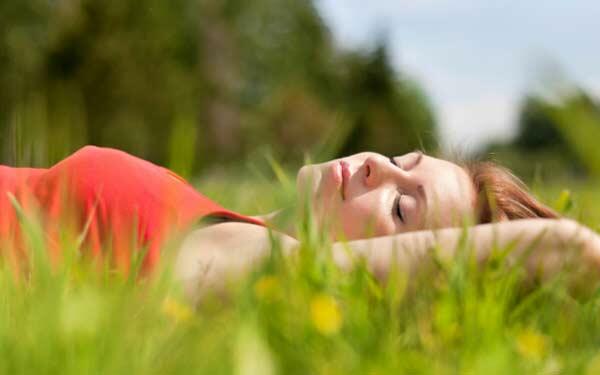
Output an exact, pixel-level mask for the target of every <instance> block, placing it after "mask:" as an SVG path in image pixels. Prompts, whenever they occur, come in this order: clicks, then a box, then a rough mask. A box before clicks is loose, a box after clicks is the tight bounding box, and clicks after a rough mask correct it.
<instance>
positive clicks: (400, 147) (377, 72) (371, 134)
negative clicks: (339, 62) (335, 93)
mask: <svg viewBox="0 0 600 375" xmlns="http://www.w3.org/2000/svg"><path fill="white" fill-rule="evenodd" d="M348 65H349V68H348V76H347V83H346V93H347V98H346V102H347V103H348V106H347V109H348V111H349V113H351V114H352V118H353V122H354V123H353V128H352V132H351V134H350V136H349V137H348V140H347V142H346V143H345V144H344V147H343V149H342V153H343V154H351V153H354V152H358V151H364V150H374V151H379V152H382V153H385V154H388V155H397V154H402V153H404V152H408V151H412V149H415V148H422V149H426V150H428V151H433V149H434V148H435V146H436V141H437V133H436V127H435V119H434V117H433V112H432V110H431V108H430V105H429V103H428V102H427V99H426V97H425V95H424V94H423V93H422V92H421V90H420V89H419V88H418V87H417V85H416V84H415V83H414V82H413V81H412V80H410V79H408V78H405V77H403V76H400V77H398V75H397V74H396V73H395V72H394V71H393V69H392V68H391V66H390V63H389V58H388V54H387V49H386V46H385V44H383V43H380V44H379V45H378V46H377V47H376V48H375V49H374V51H373V52H372V53H369V54H350V55H349V56H348Z"/></svg>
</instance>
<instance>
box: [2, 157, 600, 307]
mask: <svg viewBox="0 0 600 375" xmlns="http://www.w3.org/2000/svg"><path fill="white" fill-rule="evenodd" d="M297 185H298V190H299V192H300V194H299V196H300V197H301V198H302V199H301V202H300V204H299V205H298V206H299V207H310V211H311V212H312V213H314V217H315V219H316V222H317V227H318V228H320V230H322V231H327V232H328V233H329V234H330V237H331V238H332V239H333V240H334V241H336V242H335V243H334V244H333V256H334V259H335V261H336V262H337V263H338V264H339V265H340V266H341V267H344V268H350V267H352V265H353V263H354V261H355V260H356V259H364V260H366V262H367V265H368V266H369V267H370V268H371V269H372V270H373V271H374V272H375V274H376V275H377V276H378V277H381V278H385V276H386V275H387V273H388V271H389V270H390V269H391V268H393V267H395V266H400V267H401V268H403V269H405V270H406V271H407V272H415V271H417V270H418V269H419V268H420V267H421V266H423V265H426V264H427V263H428V260H430V259H432V257H433V251H432V250H431V249H432V248H433V247H434V246H435V245H440V246H439V251H437V252H436V254H438V255H439V256H441V257H452V254H453V251H454V250H455V249H456V248H457V245H458V243H459V242H460V240H461V238H463V235H464V234H467V235H468V239H469V240H472V242H473V244H474V250H475V254H476V256H477V258H478V259H480V260H481V261H483V260H485V259H487V257H488V256H489V254H490V251H491V250H492V249H493V248H494V246H498V247H500V248H504V247H506V246H508V245H509V244H514V247H515V249H514V251H513V253H512V255H513V256H518V255H519V254H522V253H523V252H524V251H525V250H526V249H528V248H531V250H532V251H531V253H530V255H529V256H528V257H527V267H528V268H527V269H528V270H529V271H530V272H531V274H534V273H535V272H536V270H537V269H539V267H540V266H542V268H543V270H544V272H545V274H552V273H554V272H555V271H556V270H558V269H559V268H560V266H561V264H562V263H563V260H564V259H567V258H568V257H567V256H566V254H567V253H566V251H567V249H569V248H570V247H573V248H574V249H576V250H582V251H583V257H582V258H581V259H580V262H581V264H582V266H585V267H588V266H589V267H590V268H591V269H593V270H596V269H600V240H599V238H598V236H597V235H596V234H595V233H593V232H592V231H591V230H589V229H587V228H585V227H583V226H581V225H579V224H577V223H576V222H574V221H571V220H565V219H559V220H548V219H557V218H558V216H557V215H556V214H555V213H554V212H553V211H552V210H550V209H549V208H547V207H545V206H543V205H542V204H540V203H539V202H538V201H536V200H535V199H534V198H533V197H532V196H531V195H530V194H529V193H527V192H526V191H525V189H524V188H523V187H522V185H521V184H520V183H519V181H518V180H517V179H516V178H514V177H513V176H512V175H511V174H510V173H509V172H507V171H506V170H504V169H502V168H500V167H497V166H495V165H493V164H489V163H475V164H472V165H469V166H459V165H457V164H454V163H451V162H448V161H445V160H441V159H436V158H433V157H430V156H427V155H424V154H422V153H419V152H413V153H409V154H406V155H403V156H397V157H392V158H388V157H385V156H382V155H380V154H376V153H360V154H357V155H353V156H350V157H346V158H343V159H338V160H333V161H330V162H328V163H324V164H319V165H310V166H305V167H303V168H302V169H300V171H299V173H298V176H297ZM0 192H1V193H2V197H1V199H0V211H1V212H3V215H2V216H1V217H0V241H2V247H1V248H2V249H4V250H3V255H4V257H5V258H6V259H8V261H9V262H10V263H12V264H13V266H14V267H15V268H16V269H19V268H22V267H26V265H27V262H24V261H23V260H24V259H26V258H27V247H28V245H29V244H28V242H27V241H28V239H27V236H23V235H22V232H21V227H22V226H23V220H27V219H26V217H27V215H20V213H29V212H35V213H41V215H40V217H41V224H42V228H43V230H44V232H45V235H44V237H45V240H46V245H47V247H48V249H49V251H50V256H51V259H52V260H53V261H59V260H60V258H61V250H62V249H61V246H62V245H61V244H62V242H61V240H62V238H63V237H64V233H67V232H74V233H77V241H78V243H80V247H81V248H83V249H84V250H83V251H84V253H85V254H88V253H89V254H92V255H93V256H95V257H97V258H99V259H101V258H110V259H111V260H110V261H111V262H113V263H114V264H115V266H116V267H117V268H119V269H121V270H123V271H124V272H128V271H129V270H131V268H132V264H133V265H135V264H134V263H135V262H134V261H135V260H136V259H143V263H142V264H141V267H142V270H143V271H148V270H151V269H152V268H153V267H155V265H156V264H157V262H158V260H159V258H160V251H161V249H162V248H165V244H166V243H167V241H168V240H169V239H170V238H172V237H174V236H175V235H178V234H182V233H186V232H188V231H189V230H190V229H191V228H192V226H193V225H194V223H198V221H199V220H200V219H203V218H206V217H209V216H211V217H220V218H225V219H226V220H230V221H235V222H227V223H219V224H214V225H210V226H205V227H202V228H200V229H197V230H195V231H193V232H191V233H190V234H189V235H188V236H187V238H186V239H185V240H184V242H183V245H182V246H181V249H180V251H179V254H178V256H177V261H176V267H175V270H176V274H177V276H178V278H180V279H181V280H182V281H183V283H184V285H185V288H186V291H187V292H188V293H189V295H190V296H195V295H197V294H198V292H199V288H201V287H211V286H212V287H217V286H219V285H221V284H222V283H223V281H225V280H227V279H228V278H229V277H232V276H233V275H236V276H237V275H240V274H241V273H242V271H243V270H247V269H249V267H250V266H251V265H252V264H254V263H255V262H256V261H258V260H260V259H262V258H264V257H265V255H267V254H269V252H270V249H271V243H272V236H271V234H274V235H275V236H274V237H275V238H276V239H278V240H280V241H281V244H282V245H283V248H284V251H285V252H286V253H292V252H293V251H294V249H296V248H297V245H298V241H297V240H296V238H297V237H298V236H297V235H296V234H295V233H294V231H293V230H290V229H287V228H283V227H280V226H278V225H277V224H276V223H277V216H278V215H277V213H274V214H271V215H266V216H265V217H249V216H245V215H241V214H238V213H235V212H233V211H230V210H227V209H225V208H223V207H221V206H219V205H218V204H217V203H215V202H212V201H211V200H209V199H208V198H206V197H205V196H203V195H202V194H200V193H199V192H198V191H196V190H195V189H194V188H193V187H192V186H191V185H189V184H188V183H187V182H186V181H184V180H183V179H181V178H180V177H178V176H177V175H175V174H174V173H172V172H171V171H169V170H167V169H165V168H162V167H159V166H156V165H154V164H152V163H149V162H147V161H144V160H142V159H139V158H136V157H134V156H131V155H129V154H127V153H124V152H122V151H118V150H114V149H108V148H99V147H93V146H88V147H84V148H83V149H81V150H79V151H77V152H76V153H74V154H73V155H71V156H69V157H68V158H66V159H65V160H63V161H61V162H60V163H58V164H56V165H54V166H53V167H51V168H49V169H31V168H10V167H0ZM473 217H475V218H476V223H477V224H478V225H474V226H470V227H468V229H467V230H466V232H465V231H464V230H463V228H461V227H462V226H463V224H464V223H465V222H468V221H469V220H470V219H471V218H473ZM514 219H524V220H519V221H511V220H514ZM493 221H499V223H497V224H494V225H492V224H489V223H491V222H493ZM443 228H446V229H443ZM7 249H8V250H7Z"/></svg>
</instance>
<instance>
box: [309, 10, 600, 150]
mask: <svg viewBox="0 0 600 375" xmlns="http://www.w3.org/2000/svg"><path fill="white" fill-rule="evenodd" d="M316 4H317V7H318V8H319V10H320V11H321V14H322V16H323V17H324V19H325V21H326V23H327V24H328V25H329V26H330V28H331V30H332V32H333V35H334V37H335V39H336V40H337V41H338V43H339V44H340V45H342V46H347V47H361V46H369V45H371V43H372V42H373V41H374V40H375V39H376V38H377V37H378V36H380V35H385V36H386V39H387V41H388V43H389V46H390V54H391V58H392V62H393V64H394V66H395V67H397V68H398V69H399V70H400V71H402V72H405V73H408V74H409V75H411V76H413V77H415V78H416V79H417V80H418V81H419V82H420V83H421V84H422V86H423V87H424V88H425V90H426V92H427V94H428V95H429V97H430V98H431V100H432V102H433V105H434V108H435V110H436V116H437V118H438V122H439V124H440V128H441V132H442V137H443V140H444V142H445V145H446V146H452V147H454V146H458V147H461V148H467V149H472V148H476V147H478V146H480V145H482V144H483V143H484V142H486V141H489V140H498V139H506V138H508V137H510V136H511V135H512V134H513V132H514V130H515V126H516V117H517V111H518V104H519V100H520V99H521V98H522V96H523V94H524V93H525V92H526V91H527V90H528V89H529V88H531V87H532V85H533V84H534V82H536V81H537V80H538V79H539V76H540V74H541V71H542V70H543V67H544V66H547V65H549V64H556V63H558V64H559V66H560V67H561V68H562V70H563V71H564V72H565V73H566V74H567V75H568V76H569V78H571V79H572V80H574V81H575V82H576V83H578V84H580V85H581V86H583V87H584V88H586V89H588V90H590V91H591V92H593V93H594V94H595V95H597V96H600V0H562V1H559V0H520V1H518V0H499V1H492V0H487V1H484V0H480V1H474V0H463V1H458V0H455V1H450V0H420V1H419V0H316Z"/></svg>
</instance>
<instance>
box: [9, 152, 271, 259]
mask: <svg viewBox="0 0 600 375" xmlns="http://www.w3.org/2000/svg"><path fill="white" fill-rule="evenodd" d="M9 193H10V194H13V195H14V196H15V197H17V201H18V202H19V204H20V205H22V206H23V208H24V209H25V211H26V212H30V211H31V210H35V209H37V212H41V214H42V218H43V219H44V220H43V223H44V231H45V233H46V239H47V241H48V245H49V246H48V247H49V249H50V253H51V258H52V259H53V260H55V261H56V260H58V259H59V258H60V251H59V250H60V249H59V246H58V242H59V239H60V235H61V234H62V233H64V232H65V228H66V226H69V225H73V226H72V227H69V228H72V229H75V230H77V232H76V233H78V234H83V235H82V238H83V247H87V248H89V249H90V250H91V252H92V253H93V254H94V255H96V256H106V255H107V251H106V249H107V248H108V249H110V250H111V251H112V257H113V258H114V262H115V264H116V265H117V267H118V268H122V269H123V270H124V271H127V269H129V265H130V262H131V249H132V248H133V249H136V250H137V251H147V253H146V255H145V259H144V264H143V266H144V269H146V270H147V269H149V268H153V267H154V266H155V265H156V263H157V262H158V259H159V250H160V247H161V245H164V243H165V242H166V240H167V239H168V238H169V237H170V236H171V235H173V234H175V233H177V232H181V231H183V230H185V229H186V228H188V227H189V226H190V225H191V224H192V223H194V222H195V221H197V220H198V219H200V218H202V217H205V216H208V215H211V216H222V217H226V218H230V219H233V220H240V221H245V222H248V223H252V224H257V225H263V226H264V225H265V223H264V222H263V221H261V220H259V219H255V218H251V217H248V216H244V215H240V214H238V213H235V212H233V211H230V210H227V209H225V208H223V207H221V206H220V205H218V204H217V203H215V202H213V201H211V200H210V199H208V198H207V197H205V196H204V195H202V194H200V193H199V192H198V191H196V190H195V189H194V188H193V187H192V186H191V185H190V184H189V183H188V182H186V181H185V180H184V179H183V178H181V177H179V176H177V175H176V174H175V173H173V172H171V171H170V170H168V169H166V168H163V167H160V166H157V165H155V164H152V163H150V162H148V161H145V160H142V159H139V158H137V157H135V156H132V155H129V154H127V153H125V152H123V151H119V150H115V149H111V148H100V147H94V146H86V147H83V148H82V149H80V150H79V151H77V152H75V153H74V154H72V155H71V156H69V157H67V158H66V159H64V160H62V161H61V162H59V163H58V164H56V165H54V166H53V167H51V168H49V169H37V168H11V167H6V166H0V194H1V195H0V241H6V240H15V239H17V240H19V241H21V239H20V238H21V234H20V232H21V231H20V229H19V227H20V225H19V222H18V219H17V216H16V212H15V209H14V208H13V203H11V200H10V198H9V197H10V194H9ZM66 213H69V214H68V215H67V214H66ZM67 218H68V219H67ZM73 219H74V220H73ZM59 223H60V224H59ZM2 247H4V246H1V247H0V249H1V248H2ZM23 248H24V247H23V246H21V250H15V251H17V252H18V251H23V250H22V249H23ZM103 249H104V250H103ZM11 258H12V259H13V260H15V263H17V262H16V259H17V258H18V254H17V255H16V256H12V257H11Z"/></svg>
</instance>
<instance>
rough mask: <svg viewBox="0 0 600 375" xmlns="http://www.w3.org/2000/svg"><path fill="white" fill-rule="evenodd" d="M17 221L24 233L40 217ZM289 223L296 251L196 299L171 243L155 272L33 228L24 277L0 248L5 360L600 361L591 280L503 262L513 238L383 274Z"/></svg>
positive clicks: (87, 365)
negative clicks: (580, 288)
mask: <svg viewBox="0 0 600 375" xmlns="http://www.w3.org/2000/svg"><path fill="white" fill-rule="evenodd" d="M245 180H246V183H247V185H245V186H241V187H239V188H237V191H236V190H235V189H234V190H232V191H233V192H234V194H232V195H231V196H229V197H228V199H226V200H224V201H223V203H225V204H226V205H231V204H233V202H236V201H237V200H245V198H247V197H260V196H262V197H263V200H264V201H263V202H262V203H260V204H270V203H268V202H267V200H268V199H269V197H270V196H271V195H272V194H271V193H275V192H276V191H279V190H280V187H279V186H277V185H276V184H270V185H265V184H263V183H261V181H260V180H256V181H255V183H254V184H250V183H248V181H249V179H248V178H246V179H245ZM207 186H214V189H215V190H214V191H208V193H209V194H211V195H212V194H215V192H216V191H217V190H218V189H219V187H218V186H219V185H218V184H214V185H212V184H208V185H207ZM209 190H210V189H209ZM561 200H563V201H564V199H563V198H561ZM252 204H256V202H252V203H248V202H247V203H246V206H247V207H250V206H251V205H252ZM23 220H26V218H25V217H23ZM24 224H25V226H26V228H27V233H28V236H32V237H33V238H34V239H35V238H36V237H37V236H38V234H37V229H36V225H37V224H36V221H35V220H28V219H27V220H26V221H24ZM300 228H303V229H302V230H301V233H300V238H301V247H300V250H299V251H300V252H299V255H298V257H295V258H284V257H281V254H280V253H279V252H278V251H276V250H275V251H274V252H273V255H272V257H270V258H269V259H267V260H266V262H265V263H264V264H262V265H261V266H259V267H258V268H257V269H256V271H255V272H253V273H251V274H250V275H247V276H245V277H243V278H241V279H239V280H236V281H233V282H232V283H231V284H230V286H229V287H228V289H227V290H228V292H227V295H226V298H224V296H223V295H222V294H221V295H214V294H209V295H207V296H205V297H204V299H203V300H202V302H201V303H200V304H199V305H198V306H192V305H190V304H189V303H188V302H187V301H186V300H185V299H184V298H183V296H182V293H181V291H180V287H179V285H177V284H176V283H174V282H173V279H172V275H171V273H170V270H169V265H170V264H171V262H170V261H171V260H172V259H171V258H172V257H173V256H174V250H175V248H166V249H164V252H163V254H165V256H166V258H165V259H163V261H164V262H163V263H162V266H163V267H162V268H161V269H159V270H158V271H157V273H156V274H155V275H154V276H153V277H151V278H147V279H138V280H132V279H131V278H128V277H125V275H123V274H120V273H114V272H112V271H111V269H110V268H98V267H97V265H96V264H94V263H93V262H91V261H90V260H89V259H87V258H86V257H81V256H80V255H78V253H77V251H78V250H77V246H76V243H75V242H71V240H65V241H64V243H63V244H62V249H63V256H64V259H63V260H64V261H63V262H60V263H58V264H51V263H50V260H49V258H48V257H47V255H46V254H47V253H46V249H44V248H43V242H42V241H33V242H31V245H30V246H31V247H30V250H32V251H33V252H34V253H35V257H31V258H30V263H29V267H28V269H29V270H30V273H29V274H28V275H27V278H20V277H17V275H15V273H14V272H13V271H14V270H13V269H12V268H11V266H10V265H9V263H8V262H7V261H6V258H4V257H3V258H0V259H1V261H0V301H1V302H2V303H1V304H0V355H1V356H2V359H3V360H2V361H1V362H0V373H7V374H8V373H10V374H30V373H60V374H80V373H82V372H83V373H99V374H100V373H111V374H118V373H140V374H164V373H169V374H178V373H182V374H183V373H185V374H188V373H190V372H191V373H201V374H206V373H210V374H225V373H237V374H246V373H249V374H250V373H252V374H254V373H257V374H278V373H282V374H306V373H330V374H365V373H377V374H398V373H411V374H413V373H422V374H429V373H436V374H438V373H441V374H444V373H448V374H451V373H486V374H487V373H500V374H502V373H561V374H562V373H564V374H569V373H589V374H592V373H595V372H596V370H597V369H598V362H599V359H598V358H599V356H598V351H597V342H598V339H599V337H598V332H600V320H599V319H598V316H599V315H598V312H599V311H598V309H599V307H600V299H599V298H600V294H598V293H597V291H594V290H588V291H587V293H585V294H584V295H579V294H577V293H574V292H573V291H572V289H571V288H570V287H569V285H570V283H571V282H572V281H573V279H574V278H575V276H574V274H563V275H560V276H559V277H557V278H556V279H554V280H550V281H547V282H544V283H534V284H526V283H523V282H522V277H523V270H522V268H521V266H520V264H513V265H509V264H508V263H506V262H504V260H505V259H506V258H505V257H506V255H507V254H508V252H509V251H510V247H508V248H506V249H501V248H498V249H495V250H494V256H492V258H491V259H490V260H489V261H488V262H487V264H486V265H485V267H483V268H477V267H476V266H475V262H474V261H473V257H472V254H471V253H470V251H471V249H470V246H469V245H468V243H467V242H466V241H463V243H462V244H461V245H460V247H459V248H458V249H457V256H456V258H455V259H453V260H452V261H443V260H441V259H437V258H436V261H435V262H433V263H431V264H430V265H429V266H428V267H426V269H424V270H423V272H422V273H418V274H414V275H411V276H410V277H411V278H412V279H411V280H410V285H409V284H408V283H407V281H408V280H407V277H409V276H408V275H406V274H404V273H402V272H400V271H399V270H393V271H392V273H391V275H390V277H389V278H388V280H387V282H386V283H380V282H378V281H376V280H375V279H374V278H373V276H372V275H371V274H370V273H369V272H368V271H367V270H366V268H365V267H364V265H361V266H359V267H357V268H356V269H355V270H353V271H352V272H345V271H342V270H340V269H339V268H337V267H336V266H335V265H334V264H333V263H332V260H331V256H330V253H329V251H330V244H329V242H328V241H327V239H326V238H323V237H322V236H319V235H318V234H317V235H315V232H314V231H315V229H316V228H311V224H310V223H308V224H306V226H304V225H301V226H300ZM316 230H317V232H316V233H318V229H316ZM76 237H77V236H72V238H76ZM273 245H274V246H275V248H277V244H276V243H275V244H273ZM441 250H442V249H441V248H439V249H432V251H433V252H436V251H441ZM434 258H435V256H434ZM588 281H589V280H588ZM587 285H588V287H589V283H588V284H587Z"/></svg>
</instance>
